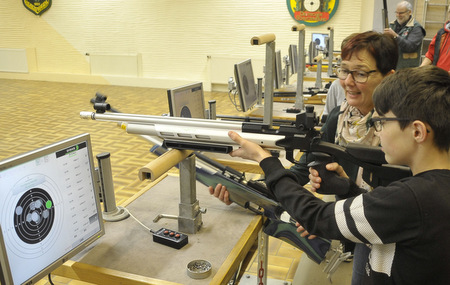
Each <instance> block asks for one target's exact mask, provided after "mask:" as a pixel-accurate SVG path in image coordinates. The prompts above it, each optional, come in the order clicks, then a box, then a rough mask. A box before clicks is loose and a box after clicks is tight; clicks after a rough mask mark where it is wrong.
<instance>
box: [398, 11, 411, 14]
mask: <svg viewBox="0 0 450 285" xmlns="http://www.w3.org/2000/svg"><path fill="white" fill-rule="evenodd" d="M408 12H409V11H403V12H397V11H395V14H398V15H403V14H405V13H408Z"/></svg>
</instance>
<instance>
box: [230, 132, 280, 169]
mask: <svg viewBox="0 0 450 285" xmlns="http://www.w3.org/2000/svg"><path fill="white" fill-rule="evenodd" d="M228 136H229V137H230V138H231V139H232V140H233V141H235V142H236V143H237V144H239V145H240V146H241V147H240V148H239V149H236V150H233V151H232V152H230V155H231V156H233V157H235V156H238V157H241V158H245V159H251V160H254V161H256V162H258V163H260V162H261V160H263V159H264V158H266V157H270V156H271V155H270V153H269V152H268V151H266V150H264V149H263V148H262V147H260V146H259V145H257V144H256V143H253V142H251V141H248V140H246V139H243V138H242V137H241V136H240V135H239V134H237V133H236V132H233V131H229V132H228Z"/></svg>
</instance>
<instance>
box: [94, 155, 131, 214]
mask: <svg viewBox="0 0 450 285" xmlns="http://www.w3.org/2000/svg"><path fill="white" fill-rule="evenodd" d="M96 157H97V161H98V168H97V169H96V170H97V174H98V180H99V181H98V183H99V186H100V199H101V200H102V201H103V208H104V212H103V219H104V220H105V221H108V222H117V221H121V220H123V219H126V218H128V217H129V216H130V214H129V213H128V211H127V210H125V208H123V207H121V206H116V197H115V195H114V183H113V179H112V171H111V159H110V153H109V152H103V153H100V154H98V155H97V156H96Z"/></svg>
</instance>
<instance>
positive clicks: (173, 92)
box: [167, 82, 206, 119]
mask: <svg viewBox="0 0 450 285" xmlns="http://www.w3.org/2000/svg"><path fill="white" fill-rule="evenodd" d="M167 97H168V100H169V111H170V116H172V117H185V118H197V119H205V118H206V116H205V99H204V95H203V83H202V82H197V83H193V84H188V85H183V86H180V87H176V88H172V89H169V90H167Z"/></svg>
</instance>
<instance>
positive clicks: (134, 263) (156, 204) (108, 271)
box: [53, 173, 263, 285]
mask: <svg viewBox="0 0 450 285" xmlns="http://www.w3.org/2000/svg"><path fill="white" fill-rule="evenodd" d="M196 186H197V187H196V188H197V199H198V201H199V205H200V207H201V208H204V209H206V210H207V211H206V213H205V214H203V215H202V222H203V225H202V227H201V229H200V230H199V231H198V232H197V233H195V234H188V239H189V242H188V244H187V245H185V246H184V247H182V248H181V249H174V248H171V247H168V246H166V245H162V244H159V243H155V242H153V240H152V234H151V233H150V232H149V231H148V230H146V229H145V228H144V227H143V226H141V225H140V224H139V223H138V222H137V221H136V220H134V219H133V218H132V217H129V218H127V219H125V220H122V221H119V222H105V235H104V236H103V237H101V238H100V239H99V240H98V241H97V242H96V243H95V244H94V245H93V246H92V247H91V248H90V249H89V250H87V251H85V252H83V253H80V254H79V255H77V256H76V257H75V258H74V259H73V260H71V261H68V262H66V263H65V264H64V265H63V266H61V267H59V268H58V269H57V270H56V271H54V272H53V274H55V275H59V276H64V277H68V278H71V279H75V280H81V281H85V282H90V283H94V284H110V285H115V284H131V285H135V284H136V285H142V284H226V283H227V282H228V281H229V280H230V279H231V278H232V277H233V275H234V274H235V272H236V271H237V270H238V268H239V266H240V263H241V262H242V261H243V260H244V259H245V257H246V256H247V253H248V252H249V250H250V249H251V248H252V246H253V245H254V244H255V243H256V242H257V238H258V233H259V232H260V230H261V229H262V223H263V218H262V217H261V216H260V215H255V214H254V213H252V212H250V211H248V210H246V209H243V208H241V207H239V206H237V205H234V204H232V205H230V206H226V205H225V204H224V203H222V202H221V201H219V200H218V199H216V198H214V197H212V196H211V195H210V194H209V191H208V189H207V187H206V186H204V185H202V184H200V183H198V182H196ZM179 189H180V179H179V177H178V176H177V175H174V174H167V173H165V174H164V175H161V176H160V177H159V178H157V179H156V180H155V181H153V182H152V183H150V184H149V185H148V186H147V187H145V188H144V189H142V190H141V191H140V192H138V193H137V194H135V195H134V196H133V197H131V198H130V199H129V200H127V201H126V202H125V203H123V204H122V205H121V206H123V207H126V208H127V209H128V210H129V211H130V213H131V214H132V215H134V216H135V217H136V218H137V219H138V220H139V221H141V222H142V223H144V224H145V225H146V226H147V227H149V228H151V229H152V230H154V231H156V230H158V229H160V228H163V227H164V228H168V229H172V230H175V231H178V225H177V220H176V219H170V218H168V219H164V218H163V219H161V220H159V221H158V222H156V223H155V222H154V221H153V220H154V219H155V217H157V216H158V215H160V214H168V215H171V214H173V215H177V214H178V206H179V205H178V204H179V202H180V193H179V192H180V191H179ZM198 259H202V260H207V261H209V262H210V263H211V265H212V271H211V275H210V276H209V277H207V278H205V279H192V278H190V277H189V276H188V275H187V264H188V263H189V262H190V261H193V260H198Z"/></svg>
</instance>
